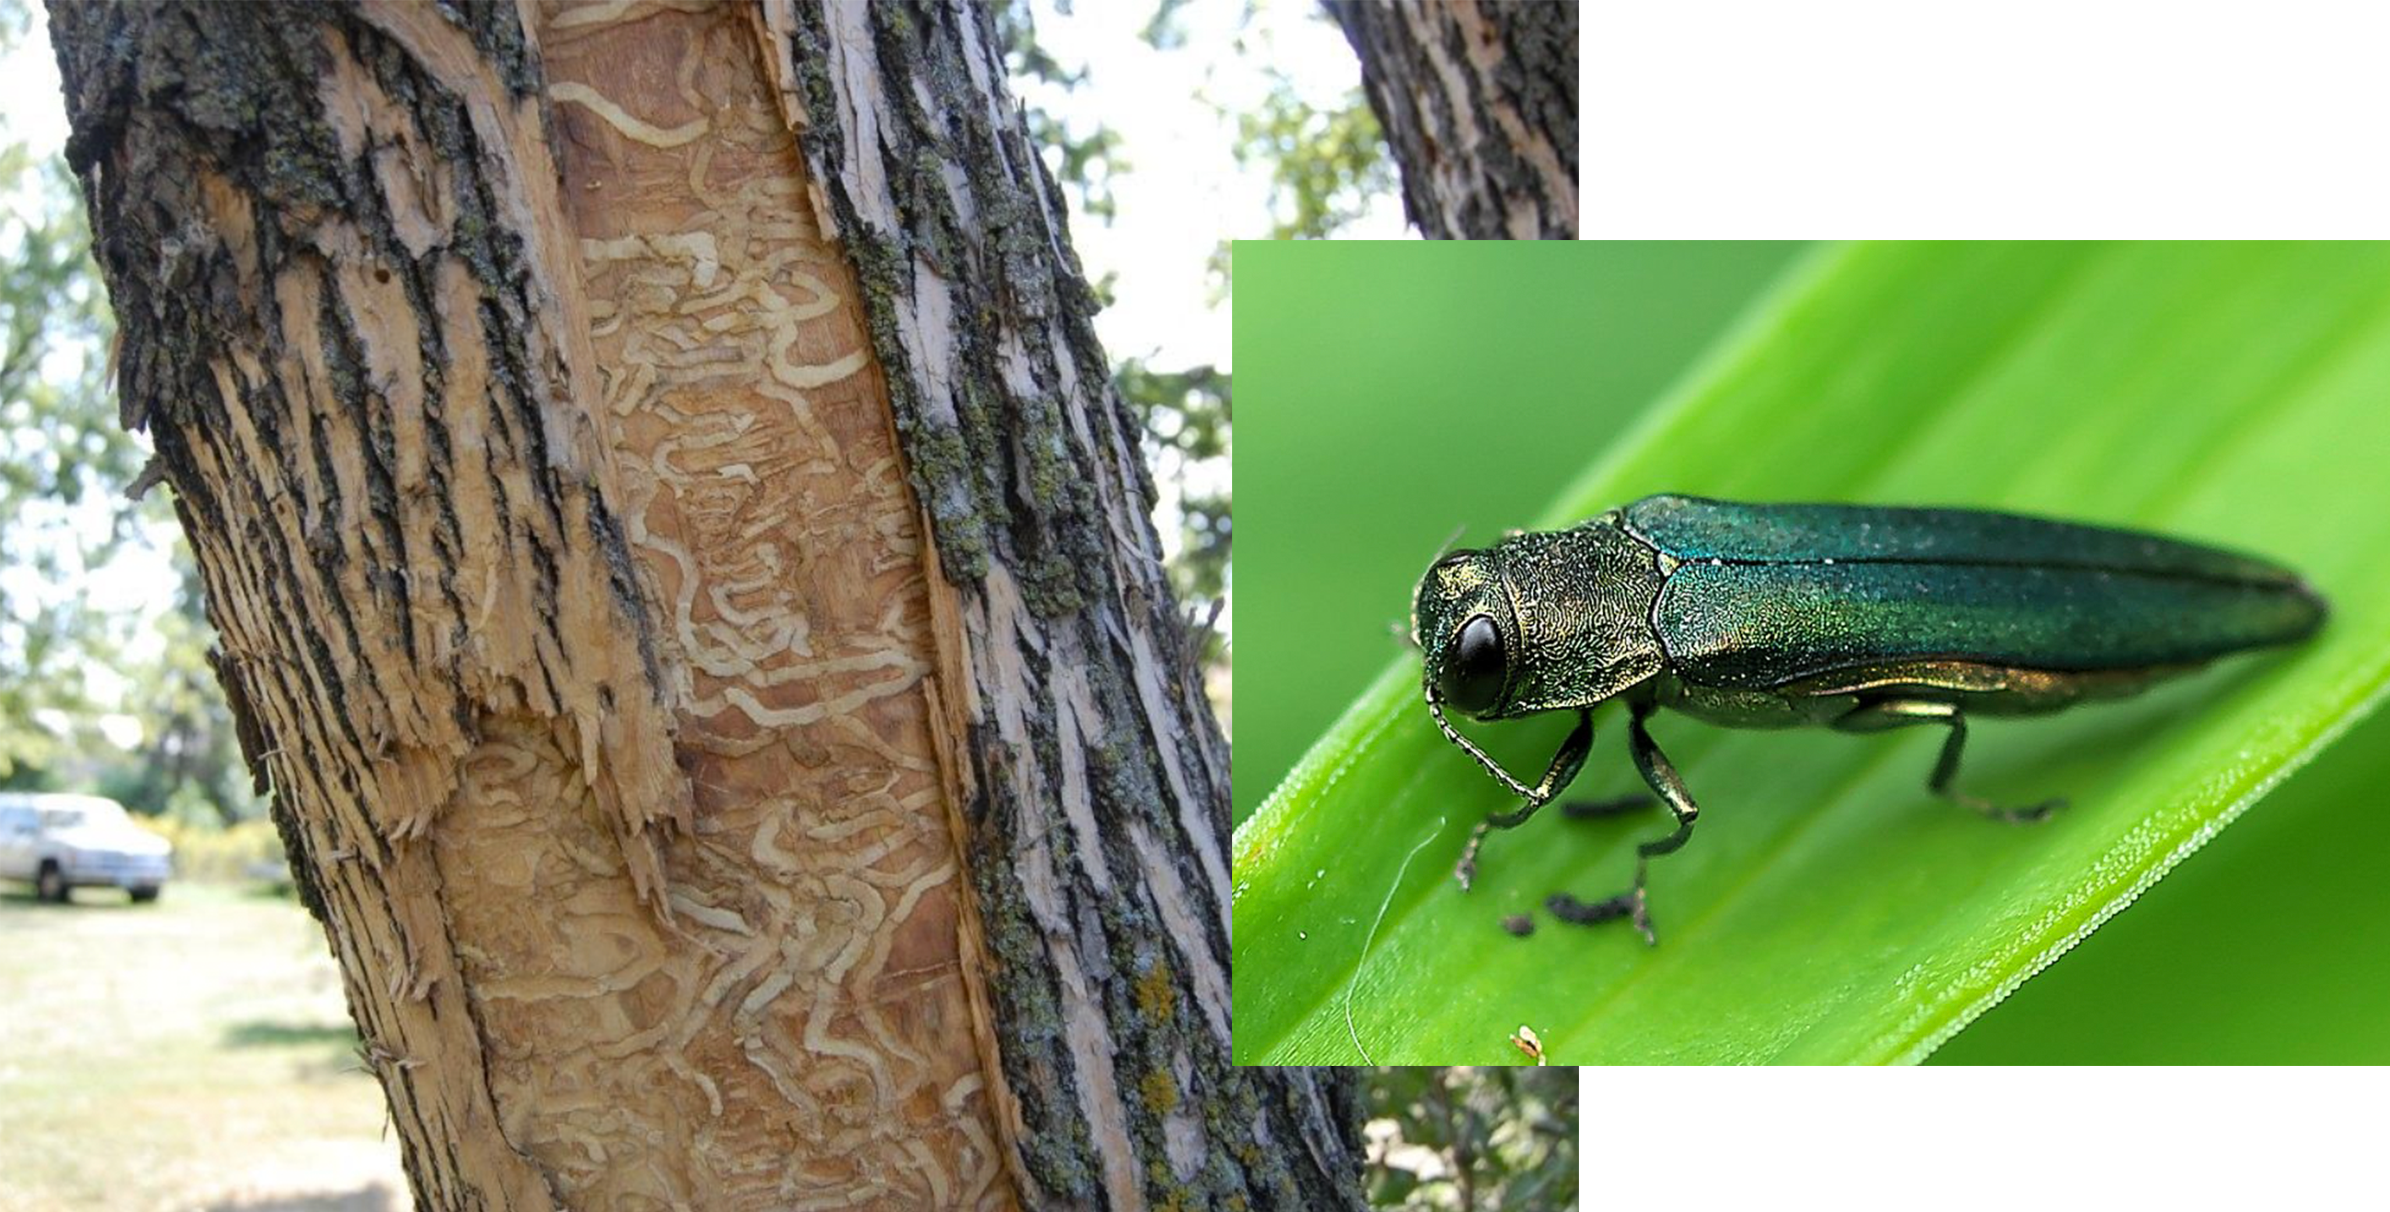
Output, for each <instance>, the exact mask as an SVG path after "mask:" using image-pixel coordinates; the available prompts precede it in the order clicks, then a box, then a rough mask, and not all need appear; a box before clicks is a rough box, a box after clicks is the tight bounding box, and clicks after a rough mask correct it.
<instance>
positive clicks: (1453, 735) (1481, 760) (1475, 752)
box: [1426, 694, 1535, 800]
mask: <svg viewBox="0 0 2390 1212" xmlns="http://www.w3.org/2000/svg"><path fill="white" fill-rule="evenodd" d="M1426 697H1427V713H1428V714H1429V715H1432V716H1434V717H1436V727H1438V728H1440V729H1442V730H1443V731H1444V739H1445V740H1448V741H1451V742H1452V743H1453V744H1455V745H1458V746H1460V747H1461V751H1462V752H1464V753H1467V754H1468V755H1469V756H1470V757H1473V758H1476V759H1477V764H1478V765H1480V766H1483V767H1485V768H1486V772H1487V773H1488V774H1491V775H1493V776H1494V777H1495V778H1497V779H1500V780H1502V785H1503V786H1505V787H1508V788H1510V793H1511V794H1512V795H1515V796H1517V797H1519V798H1520V799H1523V800H1532V799H1534V798H1535V792H1534V790H1533V789H1531V788H1529V787H1528V786H1527V784H1525V783H1522V782H1520V781H1518V780H1517V779H1514V778H1512V777H1510V772H1509V771H1507V770H1504V769H1503V768H1502V763H1500V762H1497V761H1495V760H1494V759H1493V758H1491V757H1488V756H1486V752H1485V750H1483V749H1479V748H1478V747H1477V746H1475V745H1473V744H1470V743H1469V738H1467V737H1465V736H1462V735H1461V734H1460V733H1459V731H1457V730H1456V729H1454V728H1453V726H1452V724H1451V723H1450V722H1449V721H1447V720H1446V719H1445V718H1444V705H1443V704H1442V703H1439V702H1437V701H1436V696H1434V695H1432V694H1431V695H1428V696H1426Z"/></svg>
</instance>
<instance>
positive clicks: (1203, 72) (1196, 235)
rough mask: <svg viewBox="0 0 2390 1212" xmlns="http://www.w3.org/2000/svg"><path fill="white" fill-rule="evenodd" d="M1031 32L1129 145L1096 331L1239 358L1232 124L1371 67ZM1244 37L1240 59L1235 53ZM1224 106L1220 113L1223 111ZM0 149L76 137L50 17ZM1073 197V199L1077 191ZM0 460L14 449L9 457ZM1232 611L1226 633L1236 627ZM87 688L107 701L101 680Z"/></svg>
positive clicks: (1105, 227) (1200, 360)
mask: <svg viewBox="0 0 2390 1212" xmlns="http://www.w3.org/2000/svg"><path fill="white" fill-rule="evenodd" d="M1034 3H1035V5H1036V8H1035V19H1036V28H1037V33H1038V38H1039V42H1040V44H1041V45H1042V46H1043V47H1044V49H1045V50H1046V51H1047V52H1048V53H1049V54H1051V55H1052V56H1053V57H1054V58H1055V59H1057V60H1058V61H1059V62H1060V63H1061V64H1062V65H1063V66H1064V67H1065V68H1066V69H1071V70H1077V69H1082V68H1083V69H1085V71H1086V73H1087V75H1086V80H1085V82H1084V83H1083V84H1081V85H1080V86H1079V87H1077V88H1074V89H1060V88H1055V87H1051V86H1045V85H1043V84H1041V83H1040V82H1037V81H1025V82H1021V83H1020V85H1019V91H1020V93H1021V95H1022V97H1023V99H1024V100H1028V101H1030V102H1032V103H1035V104H1037V105H1040V106H1042V107H1043V108H1045V109H1046V110H1047V111H1048V112H1050V113H1053V114H1056V115H1057V116H1059V117H1061V118H1062V119H1063V120H1064V121H1065V122H1066V123H1070V124H1071V125H1072V126H1073V128H1074V129H1075V130H1084V129H1086V128H1088V127H1090V126H1092V125H1093V124H1094V123H1096V122H1098V121H1100V122H1102V123H1104V124H1106V125H1109V126H1110V127H1111V128H1112V129H1113V130H1114V131H1115V132H1116V133H1118V135H1119V136H1120V138H1121V141H1122V145H1123V154H1122V159H1123V160H1124V161H1125V162H1126V164H1127V166H1128V167H1127V169H1126V171H1125V172H1123V173H1121V174H1120V175H1117V176H1115V177H1114V178H1113V179H1112V181H1111V187H1112V192H1113V196H1114V199H1115V202H1116V207H1117V216H1116V217H1115V218H1113V219H1111V220H1109V221H1106V220H1102V219H1098V218H1094V217H1091V216H1088V215H1086V214H1083V213H1079V200H1078V198H1077V196H1076V194H1075V193H1072V194H1071V205H1072V210H1073V214H1072V217H1071V218H1072V221H1071V234H1072V239H1073V242H1074V244H1075V245H1076V247H1077V249H1078V252H1079V256H1080V261H1081V264H1082V265H1083V266H1084V267H1085V268H1086V270H1087V272H1088V274H1089V275H1090V277H1092V278H1098V279H1100V278H1102V277H1103V276H1104V275H1106V274H1112V275H1115V276H1116V277H1115V283H1114V299H1115V302H1114V304H1113V306H1111V307H1110V308H1108V309H1106V310H1105V311H1104V312H1103V313H1102V314H1101V315H1099V316H1098V317H1097V319H1096V328H1097V332H1098V335H1099V336H1101V337H1102V339H1103V341H1104V344H1105V348H1106V349H1107V350H1108V351H1109V352H1110V353H1111V354H1112V356H1113V357H1114V358H1115V359H1119V358H1123V357H1132V356H1133V357H1141V358H1144V359H1146V360H1147V362H1148V363H1149V364H1150V365H1151V366H1152V367H1153V368H1154V369H1156V370H1161V371H1170V370H1178V369H1183V368H1185V367H1188V366H1197V365H1203V364H1207V363H1208V364H1211V365H1216V366H1219V367H1221V368H1223V369H1227V368H1230V367H1231V365H1232V354H1231V346H1230V328H1229V307H1228V305H1227V304H1226V303H1225V302H1222V303H1219V304H1217V305H1215V304H1214V303H1213V302H1212V301H1211V295H1212V288H1211V284H1210V282H1209V279H1208V271H1207V263H1208V260H1209V258H1210V257H1211V255H1212V252H1213V250H1214V248H1215V247H1216V246H1217V245H1218V243H1219V242H1220V241H1221V240H1223V239H1226V238H1231V237H1234V236H1239V235H1253V234H1260V233H1264V232H1266V231H1267V230H1268V229H1269V226H1270V198H1269V191H1270V183H1269V179H1268V174H1267V172H1266V170H1264V169H1261V168H1247V167H1244V166H1240V165H1239V164H1238V163H1237V161H1236V159H1235V155H1234V151H1233V143H1234V140H1235V137H1236V131H1235V123H1234V119H1233V118H1232V117H1230V116H1229V115H1232V114H1234V113H1237V112H1241V111H1248V110H1250V109H1252V108H1253V107H1254V106H1255V105H1256V104H1258V102H1259V99H1260V98H1261V96H1262V95H1263V94H1264V93H1265V92H1266V91H1267V89H1268V77H1267V75H1266V74H1265V72H1264V71H1263V67H1264V65H1265V64H1270V63H1274V64H1276V65H1278V66H1279V68H1280V69H1281V70H1283V71H1285V72H1286V73H1287V74H1288V75H1289V76H1290V77H1291V79H1292V80H1293V82H1294V84H1295V87H1296V88H1297V90H1298V91H1299V92H1301V93H1302V94H1303V95H1304V97H1305V99H1306V100H1308V101H1310V102H1311V103H1312V104H1314V105H1316V106H1321V107H1330V106H1336V105H1340V104H1342V103H1343V100H1344V98H1345V97H1347V96H1348V95H1350V93H1351V91H1352V90H1353V89H1355V88H1357V87H1358V86H1359V83H1360V68H1359V65H1358V64H1357V63H1356V62H1355V61H1354V58H1353V54H1352V51H1351V48H1350V47H1348V46H1347V45H1346V43H1345V41H1344V38H1343V36H1342V34H1340V33H1339V32H1338V31H1337V30H1336V28H1335V27H1334V26H1333V25H1331V24H1329V23H1328V22H1327V21H1325V20H1324V19H1322V18H1320V17H1319V15H1318V12H1317V8H1316V6H1315V5H1313V4H1311V3H1310V2H1309V0H1252V2H1251V3H1250V4H1248V3H1247V0H1191V2H1190V3H1187V4H1186V5H1184V6H1183V7H1182V8H1181V9H1180V10H1179V11H1178V18H1177V19H1178V24H1179V28H1180V29H1181V30H1182V31H1183V33H1184V35H1185V40H1184V43H1183V45H1181V46H1179V47H1177V48H1174V49H1172V50H1168V51H1161V50H1156V49H1154V48H1153V47H1152V46H1150V45H1148V44H1147V43H1146V42H1145V40H1144V39H1143V38H1142V37H1141V36H1140V35H1141V33H1142V31H1143V30H1144V28H1145V25H1146V23H1147V21H1148V20H1149V19H1150V18H1151V16H1152V13H1153V6H1152V5H1151V4H1148V3H1137V2H1132V0H1078V2H1077V3H1075V4H1070V5H1069V11H1067V12H1065V11H1063V10H1062V9H1060V8H1058V7H1057V6H1056V0H1034ZM1240 32H1241V33H1242V34H1243V36H1244V39H1245V44H1246V47H1247V52H1246V53H1243V54H1240V53H1239V52H1238V50H1237V49H1236V43H1237V39H1238V37H1239V34H1240ZM1223 111H1225V112H1223ZM0 141H12V142H13V141H24V142H27V143H29V144H31V145H32V147H33V148H34V149H35V150H36V151H37V152H40V153H43V154H52V153H55V152H56V151H57V150H58V149H59V148H60V147H62V146H63V145H64V144H65V141H66V115H65V110H64V106H63V103H62V102H61V100H60V98H59V85H58V73H57V66H56V62H55V60H54V59H53V58H52V56H51V51H50V45H49V40H48V37H47V34H46V29H45V26H44V21H43V18H42V16H41V10H40V8H39V6H35V8H34V21H33V29H32V31H31V34H30V35H29V36H28V37H27V38H26V39H24V41H23V42H22V43H21V44H20V45H19V46H18V47H17V48H16V49H15V50H14V51H13V52H11V53H9V54H7V55H6V56H0ZM1070 192H1071V191H1066V193H1070ZM1342 234H1344V235H1346V236H1350V237H1357V238H1381V239H1398V238H1403V237H1405V236H1406V235H1408V232H1407V230H1406V228H1405V226H1404V224H1403V221H1402V213H1401V204H1400V202H1399V200H1398V199H1394V198H1384V199H1380V200H1378V202H1377V204H1376V205H1375V206H1373V207H1372V209H1371V210H1370V211H1369V212H1368V213H1367V214H1365V215H1364V216H1362V218H1361V219H1360V220H1359V221H1358V222H1357V223H1355V224H1354V225H1353V226H1352V227H1350V228H1348V229H1347V230H1346V231H1345V232H1344V233H1342ZM0 457H5V452H0ZM1228 477H1229V468H1228V464H1227V460H1218V461H1217V462H1216V465H1212V466H1203V467H1196V468H1192V469H1189V470H1188V472H1187V478H1188V487H1189V488H1190V489H1191V490H1193V491H1196V492H1210V491H1216V490H1218V489H1219V488H1221V487H1224V486H1225V485H1226V483H1227V481H1228ZM1161 479H1162V485H1163V498H1164V499H1163V501H1162V508H1161V510H1160V512H1159V514H1158V515H1157V517H1156V519H1155V522H1156V526H1157V528H1158V529H1159V530H1160V532H1161V534H1162V537H1163V542H1164V545H1165V546H1166V547H1167V548H1169V549H1172V550H1175V549H1176V547H1177V542H1178V523H1177V518H1176V499H1177V493H1176V486H1175V485H1174V484H1173V483H1172V482H1171V477H1170V476H1168V475H1164V476H1163V477H1161ZM106 509H107V505H106V504H105V503H103V502H93V503H91V504H90V505H89V506H87V512H89V513H90V515H91V516H90V518H89V519H88V520H87V522H86V523H85V524H86V525H88V526H89V527H91V528H93V532H94V533H96V532H97V530H98V529H99V528H104V527H105V525H106ZM167 545H168V544H167V540H166V537H165V536H159V537H158V539H157V540H156V541H155V542H153V543H152V544H150V545H148V546H147V547H143V546H140V545H131V546H128V547H127V548H125V549H123V551H124V554H122V555H120V556H119V558H118V559H117V560H116V561H115V562H114V563H113V564H111V565H109V566H107V567H104V568H101V569H97V570H92V571H91V572H89V573H88V574H86V575H82V576H78V577H75V578H73V583H70V584H61V585H54V586H39V587H37V586H35V585H31V584H14V583H12V584H11V585H9V586H7V587H6V591H7V592H8V593H9V594H11V595H12V596H20V600H22V596H21V595H24V594H26V593H27V592H28V591H32V590H35V589H37V588H38V589H39V590H40V591H41V592H44V593H49V594H62V593H74V594H78V595H80V596H82V597H83V598H84V600H85V601H86V602H87V603H88V604H89V605H91V606H92V607H94V608H97V609H102V610H107V611H112V612H129V613H136V614H148V613H150V612H153V611H156V610H159V609H163V608H164V606H165V605H166V602H165V600H164V596H163V594H162V592H161V589H160V587H161V586H171V585H172V584H173V583H174V579H173V577H172V575H171V572H170V569H169V566H168V563H167V558H166V555H165V551H166V547H167ZM1232 623H1233V614H1232V613H1231V612H1224V613H1223V614H1222V616H1221V618H1220V621H1219V623H1218V627H1219V628H1220V630H1221V631H1222V632H1223V633H1224V634H1225V633H1228V632H1229V631H1230V628H1231V625H1232ZM94 682H95V684H94V687H93V688H94V690H95V691H97V692H99V693H101V694H103V695H105V694H106V693H108V689H109V679H108V678H107V677H106V675H105V673H104V671H103V672H101V673H100V676H98V677H96V678H95V680H94Z"/></svg>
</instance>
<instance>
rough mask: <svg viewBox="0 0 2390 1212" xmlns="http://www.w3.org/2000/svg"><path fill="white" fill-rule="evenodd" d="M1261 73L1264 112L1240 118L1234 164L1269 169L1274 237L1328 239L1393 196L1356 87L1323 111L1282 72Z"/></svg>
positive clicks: (1381, 140) (1380, 142) (1371, 118)
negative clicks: (1266, 81)
mask: <svg viewBox="0 0 2390 1212" xmlns="http://www.w3.org/2000/svg"><path fill="white" fill-rule="evenodd" d="M1264 70H1266V71H1267V72H1268V74H1269V77H1270V91H1269V93H1268V95H1267V96H1266V97H1264V98H1263V101H1262V105H1261V109H1260V110H1259V111H1258V112H1255V113H1248V114H1239V115H1238V116H1237V147H1236V155H1237V161H1238V162H1239V163H1242V164H1254V163H1261V164H1266V165H1268V166H1269V169H1270V184H1271V187H1272V188H1271V192H1270V205H1271V208H1272V209H1273V210H1274V211H1275V212H1276V218H1275V220H1274V222H1273V223H1272V225H1271V228H1270V238H1271V239H1273V240H1296V239H1325V238H1327V237H1328V236H1331V235H1334V234H1335V233H1336V230H1337V229H1338V228H1340V227H1342V226H1344V225H1345V224H1347V223H1350V222H1352V221H1353V220H1354V219H1356V218H1359V217H1360V215H1361V212H1362V211H1364V210H1366V209H1368V206H1369V202H1370V200H1371V199H1372V198H1377V197H1382V196H1384V195H1386V194H1389V193H1391V192H1392V191H1393V190H1394V188H1395V180H1394V165H1393V163H1392V161H1391V160H1390V159H1389V158H1388V156H1387V154H1386V136H1385V133H1384V132H1383V131H1381V130H1379V129H1378V120H1377V116H1376V115H1375V114H1372V113H1371V112H1370V110H1369V100H1368V98H1366V97H1365V96H1363V95H1362V93H1361V90H1360V89H1359V88H1357V87H1356V88H1354V89H1353V90H1352V91H1351V92H1350V93H1348V94H1346V96H1345V98H1344V100H1343V102H1342V103H1341V104H1339V105H1336V106H1334V107H1332V108H1326V109H1322V108H1319V107H1316V106H1313V105H1312V104H1311V103H1309V102H1307V101H1305V100H1304V99H1303V97H1302V94H1301V93H1299V92H1297V91H1296V89H1295V85H1294V81H1293V80H1292V79H1291V78H1290V77H1289V76H1288V75H1287V74H1286V72H1285V71H1283V70H1281V69H1279V68H1277V67H1275V66H1271V67H1268V68H1265V69H1264Z"/></svg>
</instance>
